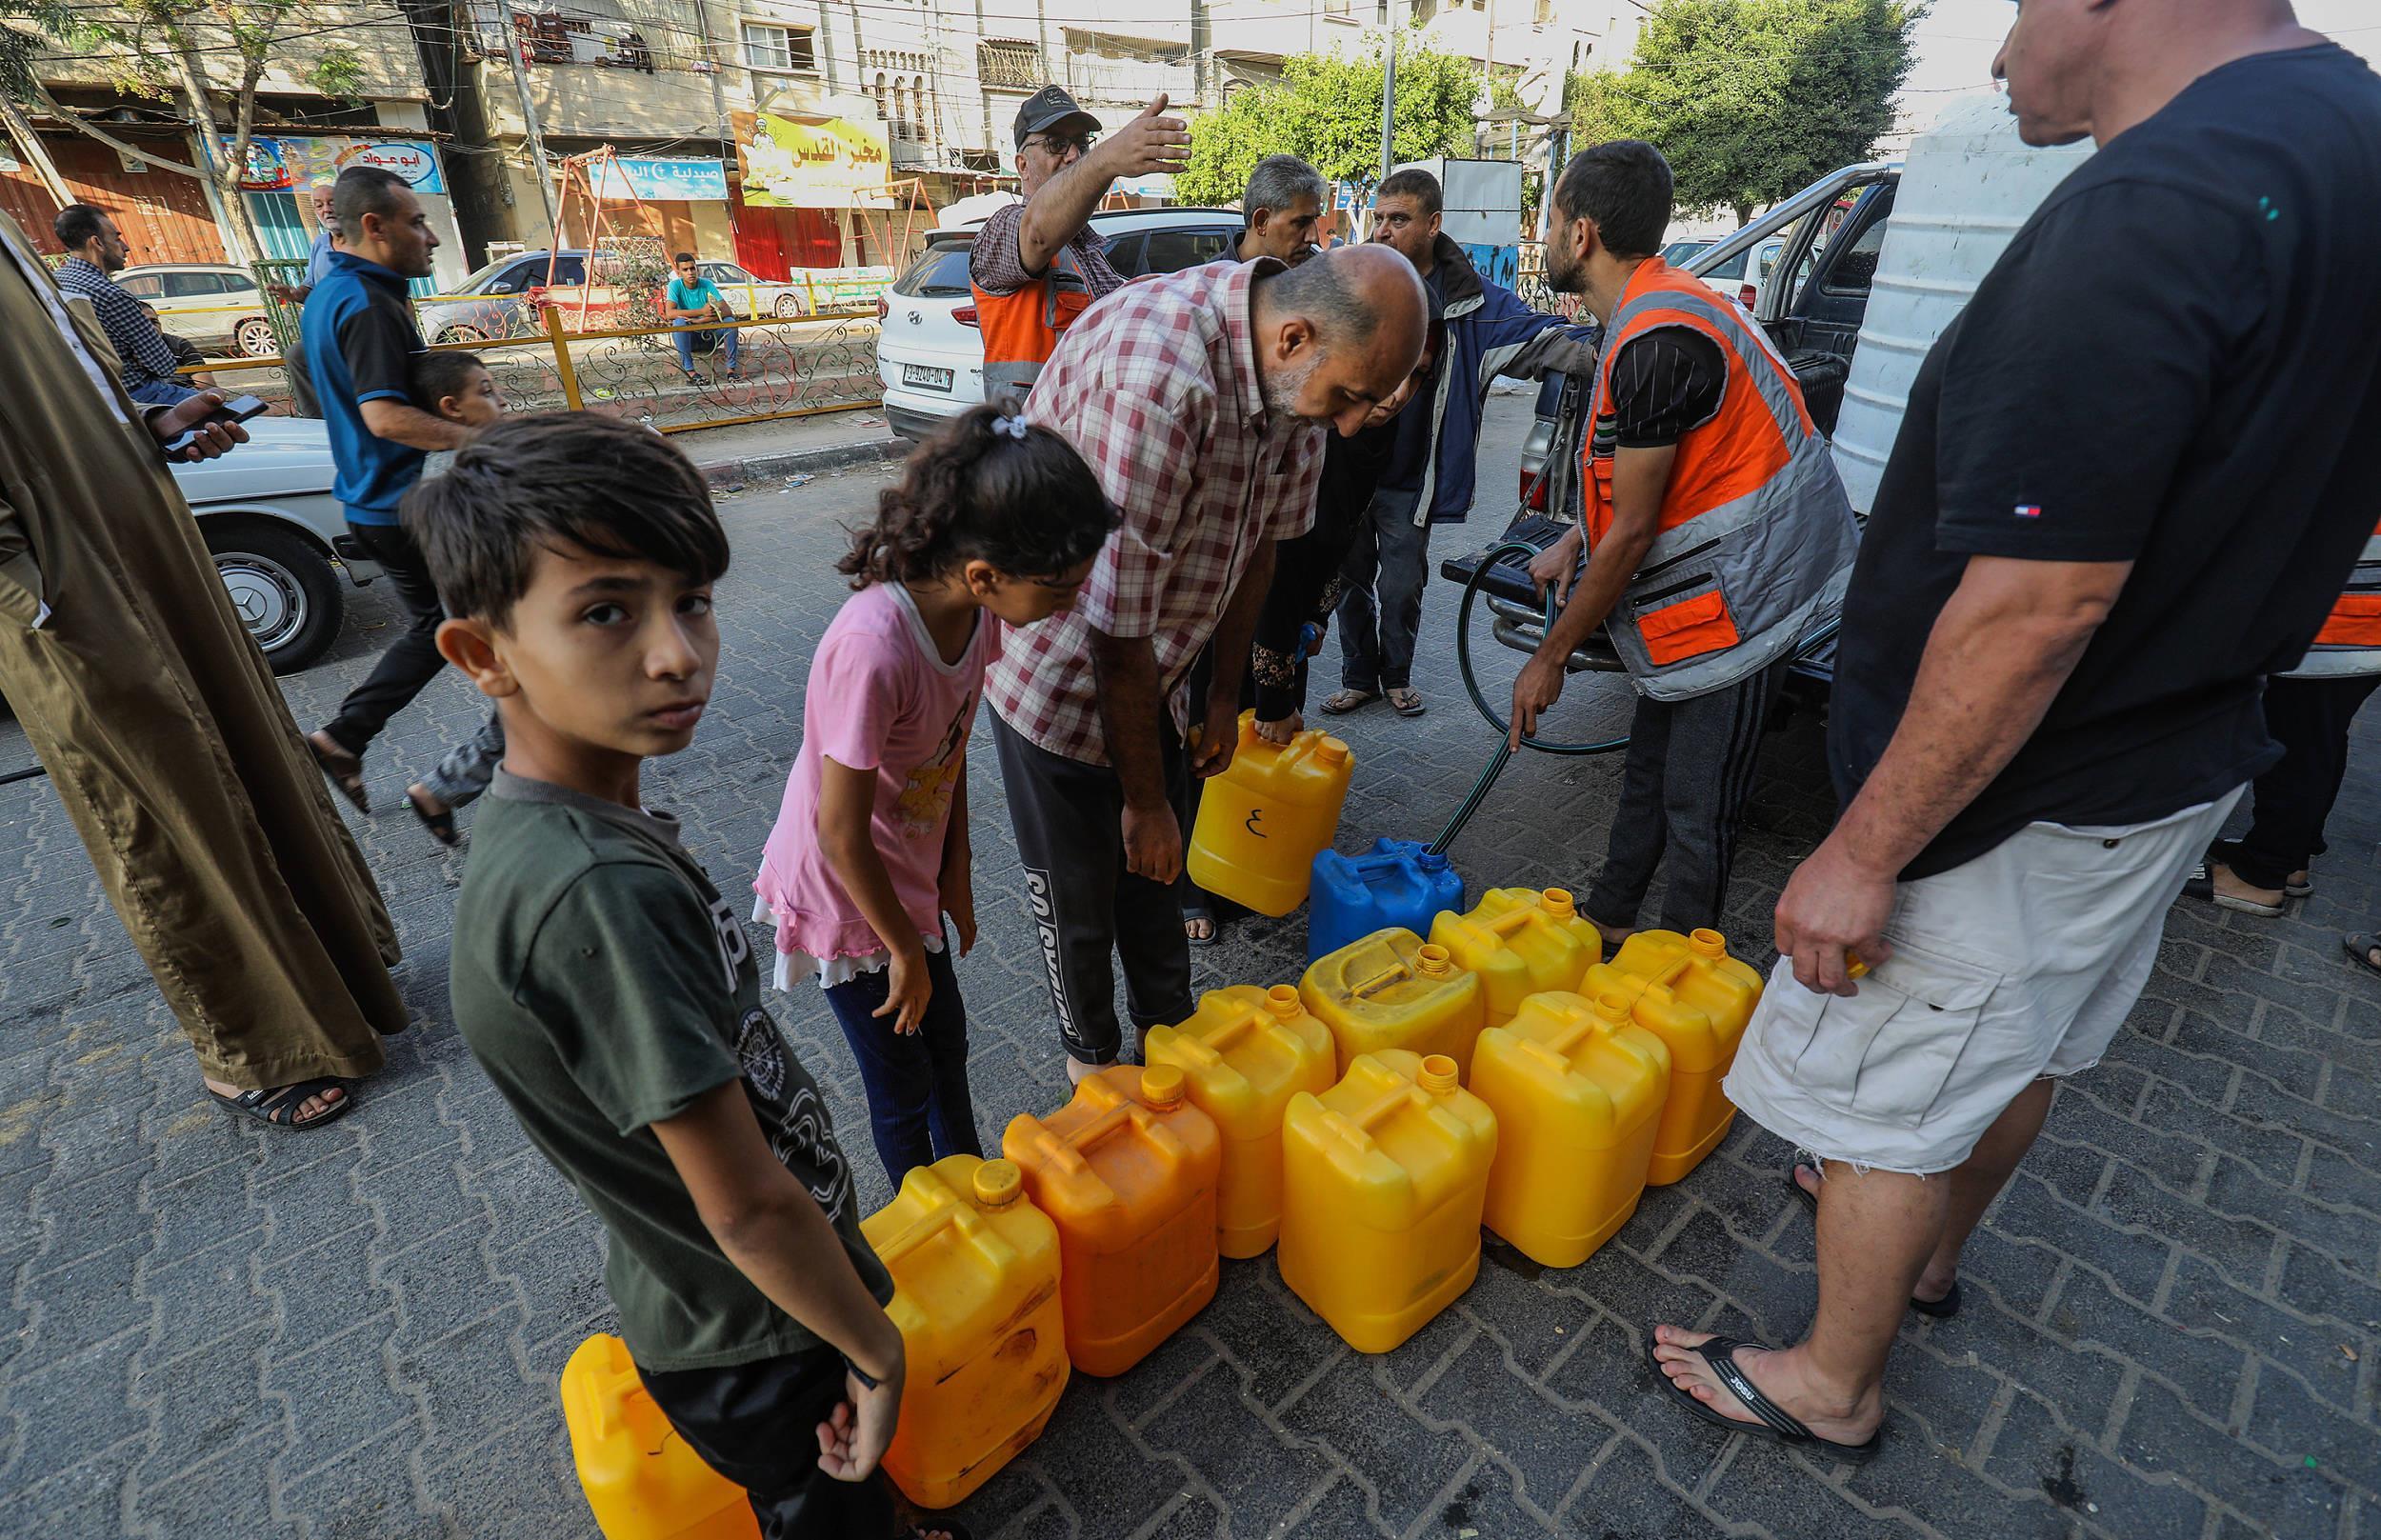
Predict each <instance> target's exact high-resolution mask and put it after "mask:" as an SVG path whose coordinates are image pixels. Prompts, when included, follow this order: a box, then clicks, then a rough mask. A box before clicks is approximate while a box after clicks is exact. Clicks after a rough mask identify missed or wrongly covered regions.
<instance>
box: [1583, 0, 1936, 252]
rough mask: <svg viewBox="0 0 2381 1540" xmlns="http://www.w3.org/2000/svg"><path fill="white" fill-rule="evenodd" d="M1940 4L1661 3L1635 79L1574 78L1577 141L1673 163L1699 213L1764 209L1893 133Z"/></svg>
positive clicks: (1683, 195) (1682, 193)
mask: <svg viewBox="0 0 2381 1540" xmlns="http://www.w3.org/2000/svg"><path fill="white" fill-rule="evenodd" d="M1928 5H1929V0H1659V3H1658V4H1656V5H1655V6H1654V8H1653V11H1652V15H1651V17H1650V18H1649V19H1648V21H1647V22H1646V25H1645V30H1644V32H1643V33H1642V34H1641V35H1640V36H1639V38H1638V40H1637V51H1636V54H1635V56H1634V57H1633V58H1632V59H1631V61H1630V68H1629V70H1628V72H1627V73H1626V74H1624V75H1621V76H1619V77H1618V78H1617V79H1615V78H1612V77H1611V76H1603V77H1594V76H1590V77H1586V78H1585V79H1582V78H1581V77H1577V76H1574V77H1573V78H1572V81H1571V87H1572V88H1573V90H1567V91H1566V93H1565V94H1566V98H1567V100H1571V102H1572V111H1573V113H1574V117H1575V118H1582V119H1585V121H1580V122H1579V123H1578V127H1577V128H1576V129H1575V130H1574V133H1573V142H1574V143H1575V144H1578V145H1580V146H1583V147H1584V146H1586V145H1589V144H1592V143H1594V142H1596V140H1598V139H1602V138H1610V137H1612V136H1613V135H1614V134H1624V135H1628V136H1631V137H1635V138H1641V139H1647V140H1651V142H1652V143H1653V144H1654V145H1656V146H1657V147H1659V148H1660V150H1661V151H1662V153H1663V154H1665V155H1666V156H1668V157H1669V158H1670V163H1671V171H1672V172H1673V173H1674V174H1675V175H1676V177H1677V179H1678V201H1679V203H1680V204H1681V205H1682V206H1683V207H1686V208H1691V209H1714V208H1726V209H1731V210H1734V211H1735V214H1736V220H1737V223H1738V224H1744V223H1746V222H1748V221H1750V220H1751V218H1752V210H1754V209H1755V208H1757V207H1759V206H1761V205H1764V204H1771V203H1775V202H1776V201H1777V200H1778V199H1780V198H1783V197H1785V196H1786V195H1787V194H1789V193H1791V192H1793V191H1795V190H1798V189H1801V188H1804V187H1807V186H1809V185H1810V184H1811V183H1812V182H1814V181H1816V180H1817V179H1818V178H1819V177H1821V176H1823V175H1825V174H1826V173H1827V172H1829V171H1831V170H1835V169H1836V168H1837V167H1839V166H1843V165H1846V164H1848V163H1850V162H1852V161H1857V160H1863V159H1866V158H1867V157H1868V155H1869V153H1870V151H1871V150H1872V149H1873V148H1874V146H1875V144H1876V141H1877V139H1878V138H1879V137H1880V136H1881V135H1883V134H1884V133H1885V132H1886V131H1887V130H1890V129H1891V128H1892V126H1893V93H1894V92H1895V91H1896V90H1900V89H1901V84H1902V82H1903V81H1904V80H1905V79H1907V78H1909V75H1910V70H1911V64H1912V63H1913V62H1914V54H1915V43H1914V41H1913V34H1914V33H1915V31H1916V30H1917V26H1918V23H1919V21H1920V20H1922V19H1923V18H1924V17H1925V15H1926V13H1927V10H1928Z"/></svg>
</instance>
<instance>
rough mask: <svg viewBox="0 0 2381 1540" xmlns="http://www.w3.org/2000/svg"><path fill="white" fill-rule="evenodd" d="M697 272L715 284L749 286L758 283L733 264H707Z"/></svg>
mask: <svg viewBox="0 0 2381 1540" xmlns="http://www.w3.org/2000/svg"><path fill="white" fill-rule="evenodd" d="M696 271H698V272H700V273H701V274H702V275H703V276H704V277H706V278H709V279H710V281H711V282H712V283H715V284H749V283H755V282H757V281H758V280H756V279H755V278H754V277H753V276H752V275H751V274H750V273H749V272H747V271H745V270H743V269H742V268H739V267H737V266H736V265H735V264H734V263H732V262H706V263H705V264H703V266H702V267H700V268H698V269H696Z"/></svg>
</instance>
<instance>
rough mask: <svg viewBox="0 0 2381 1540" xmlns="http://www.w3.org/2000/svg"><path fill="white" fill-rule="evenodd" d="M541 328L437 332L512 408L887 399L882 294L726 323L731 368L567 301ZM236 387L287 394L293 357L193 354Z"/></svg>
mask: <svg viewBox="0 0 2381 1540" xmlns="http://www.w3.org/2000/svg"><path fill="white" fill-rule="evenodd" d="M538 315H539V326H540V330H538V331H537V332H535V333H534V334H532V335H529V336H522V337H498V338H490V339H488V340H486V341H479V342H460V343H433V344H431V350H433V351H439V352H450V351H468V352H474V353H477V354H478V355H479V356H480V357H481V358H482V359H483V360H484V361H485V362H486V363H487V365H488V368H489V370H490V372H491V373H493V374H494V375H495V376H496V383H497V387H498V389H499V390H502V391H503V392H504V395H505V403H506V407H507V409H508V410H512V411H546V410H572V411H578V410H588V411H602V412H609V413H611V414H613V415H615V416H621V417H628V418H630V419H633V420H635V421H639V422H643V423H647V424H650V426H652V427H653V428H655V429H658V430H661V431H662V432H665V433H677V432H684V431H687V430H690V429H697V428H725V427H730V426H733V425H735V424H739V423H757V422H771V421H776V420H779V419H783V418H792V417H807V416H811V415H814V414H816V413H819V412H826V411H844V410H851V409H854V408H861V407H873V406H877V405H880V404H881V401H882V394H881V390H880V387H879V382H878V378H877V372H876V315H875V310H874V306H873V304H871V305H870V310H869V311H868V312H867V313H866V314H865V315H862V316H829V317H824V318H819V317H808V316H801V317H793V318H790V319H783V320H780V319H776V318H766V319H758V320H749V321H732V322H721V323H718V324H716V325H713V326H710V327H708V328H705V329H702V330H706V331H711V332H718V331H726V330H733V331H734V332H735V333H736V336H737V341H738V353H739V356H738V358H737V360H736V363H737V369H736V372H735V374H734V376H733V377H730V376H728V374H727V372H726V365H725V351H724V349H714V350H710V351H709V352H707V353H700V354H697V355H696V359H695V372H696V377H695V379H694V380H692V381H689V380H688V379H687V377H686V375H685V374H684V373H683V372H682V371H681V370H680V369H679V367H678V353H677V346H676V339H677V337H678V335H679V331H678V329H676V328H673V327H669V326H630V327H619V328H611V329H590V330H572V329H570V327H569V326H568V324H567V320H566V317H565V315H564V313H563V311H562V310H561V309H560V308H559V307H556V306H547V307H544V308H542V309H541V310H540V311H539V312H538ZM202 370H203V371H205V372H206V373H208V374H209V375H210V376H211V377H212V378H213V379H214V381H215V383H216V387H217V388H218V389H221V390H227V391H230V390H237V391H239V392H242V393H244V394H249V395H254V396H258V397H261V398H262V399H264V400H266V401H267V402H272V403H286V402H287V400H288V399H289V386H288V375H287V370H285V368H284V366H283V363H282V360H281V358H280V357H279V356H278V355H276V356H273V357H268V358H234V359H226V360H221V361H210V362H209V363H207V364H204V365H193V366H191V367H190V369H187V370H183V372H184V373H186V374H191V373H198V372H200V371H202Z"/></svg>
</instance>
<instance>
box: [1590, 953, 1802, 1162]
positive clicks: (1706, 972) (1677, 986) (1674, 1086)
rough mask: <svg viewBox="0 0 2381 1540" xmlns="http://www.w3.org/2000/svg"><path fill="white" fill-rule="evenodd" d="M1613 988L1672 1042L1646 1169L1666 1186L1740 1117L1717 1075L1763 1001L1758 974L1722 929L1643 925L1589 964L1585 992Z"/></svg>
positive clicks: (1644, 1023)
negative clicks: (1605, 957) (1685, 930)
mask: <svg viewBox="0 0 2381 1540" xmlns="http://www.w3.org/2000/svg"><path fill="white" fill-rule="evenodd" d="M1608 990H1611V991H1617V992H1618V993H1620V994H1622V995H1624V996H1626V997H1627V998H1628V1000H1629V1002H1630V1015H1631V1018H1632V1019H1633V1020H1634V1021H1635V1022H1636V1024H1637V1025H1638V1026H1640V1027H1642V1028H1644V1029H1645V1030H1647V1031H1650V1032H1651V1033H1652V1034H1653V1035H1654V1036H1656V1037H1658V1038H1660V1039H1661V1040H1662V1043H1663V1046H1665V1047H1666V1048H1668V1049H1669V1050H1670V1056H1671V1077H1670V1102H1669V1105H1668V1106H1667V1107H1666V1108H1665V1109H1664V1110H1663V1112H1662V1128H1661V1131H1660V1133H1658V1134H1657V1135H1655V1137H1654V1141H1653V1162H1652V1165H1651V1168H1650V1169H1649V1170H1647V1172H1646V1185H1647V1186H1649V1187H1667V1186H1668V1185H1670V1184H1671V1183H1672V1182H1675V1181H1677V1180H1678V1179H1679V1178H1680V1177H1682V1176H1684V1175H1686V1174H1687V1173H1688V1172H1689V1171H1691V1170H1694V1169H1695V1166H1696V1164H1697V1163H1698V1162H1700V1161H1701V1160H1702V1159H1703V1157H1704V1156H1706V1155H1708V1154H1710V1153H1711V1151H1712V1150H1714V1149H1716V1148H1718V1146H1719V1142H1720V1140H1721V1139H1723V1138H1725V1137H1726V1136H1727V1134H1728V1126H1729V1124H1730V1123H1731V1122H1732V1121H1734V1119H1735V1116H1736V1109H1735V1107H1734V1105H1733V1104H1731V1102H1730V1101H1729V1099H1728V1098H1727V1097H1726V1096H1725V1095H1723V1094H1722V1093H1721V1091H1720V1082H1721V1081H1722V1080H1725V1079H1726V1078H1727V1077H1728V1070H1729V1067H1730V1066H1731V1065H1732V1064H1734V1063H1735V1062H1736V1046H1737V1045H1738V1044H1739V1043H1741V1042H1743V1041H1744V1036H1745V1027H1746V1026H1747V1024H1749V1023H1750V1022H1751V1020H1752V1008H1753V1007H1754V1006H1756V1005H1758V1004H1760V1002H1761V975H1760V974H1759V973H1758V972H1756V971H1755V970H1753V969H1752V968H1751V965H1749V964H1746V963H1743V962H1739V961H1738V960H1737V959H1735V958H1733V957H1731V956H1730V955H1729V954H1728V943H1727V941H1726V940H1725V939H1724V938H1723V937H1722V936H1721V935H1720V933H1719V932H1718V931H1717V930H1697V931H1695V932H1694V933H1692V934H1691V935H1683V936H1682V935H1680V934H1679V933H1678V932H1677V931H1675V930H1640V931H1638V932H1637V933H1636V934H1635V935H1632V936H1631V937H1630V938H1629V939H1628V940H1627V941H1626V942H1624V943H1623V944H1622V945H1621V949H1620V950H1618V951H1617V952H1614V953H1613V954H1612V960H1611V963H1609V964H1604V965H1600V966H1598V967H1596V968H1593V969H1591V970H1589V973H1588V981H1587V983H1586V985H1585V986H1584V987H1583V989H1582V992H1583V993H1586V994H1588V995H1589V996H1591V997H1594V996H1597V995H1600V994H1603V993H1604V992H1606V991H1608Z"/></svg>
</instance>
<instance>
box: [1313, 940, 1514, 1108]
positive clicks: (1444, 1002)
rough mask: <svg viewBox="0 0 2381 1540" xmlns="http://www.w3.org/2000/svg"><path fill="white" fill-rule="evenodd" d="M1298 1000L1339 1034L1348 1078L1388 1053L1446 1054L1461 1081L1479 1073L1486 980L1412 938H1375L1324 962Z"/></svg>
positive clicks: (1327, 955)
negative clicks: (1361, 1061) (1476, 1044)
mask: <svg viewBox="0 0 2381 1540" xmlns="http://www.w3.org/2000/svg"><path fill="white" fill-rule="evenodd" d="M1298 997H1299V998H1300V999H1301V1000H1304V1001H1305V1002H1306V1007H1307V1010H1310V1011H1312V1012H1313V1013H1314V1017H1315V1019H1316V1020H1317V1021H1320V1022H1321V1023H1322V1024H1323V1025H1324V1026H1326V1027H1328V1028H1330V1029H1331V1039H1332V1041H1334V1042H1335V1043H1337V1044H1338V1045H1339V1055H1338V1057H1339V1063H1338V1072H1339V1073H1341V1074H1346V1073H1347V1072H1348V1068H1349V1066H1350V1065H1351V1064H1353V1063H1354V1062H1355V1060H1356V1056H1357V1055H1358V1054H1360V1053H1378V1052H1380V1051H1382V1050H1385V1049H1408V1050H1411V1051H1413V1052H1415V1053H1420V1054H1431V1053H1444V1054H1446V1055H1447V1056H1448V1057H1449V1058H1451V1059H1452V1060H1454V1061H1455V1072H1456V1073H1457V1074H1461V1073H1463V1071H1464V1070H1468V1069H1469V1068H1471V1040H1472V1039H1473V1038H1475V1037H1477V1036H1479V1035H1480V1029H1481V1028H1483V1027H1485V1026H1487V1025H1488V1016H1487V1001H1486V997H1485V996H1484V995H1483V994H1482V992H1481V990H1480V980H1479V977H1478V976H1477V975H1476V974H1474V973H1473V972H1472V971H1471V970H1469V969H1466V968H1458V967H1457V966H1455V963H1454V961H1453V959H1451V958H1450V957H1449V956H1448V955H1447V949H1446V948H1444V947H1440V946H1434V945H1432V944H1431V943H1430V942H1426V941H1424V940H1423V939H1422V938H1421V937H1420V936H1417V935H1415V934H1414V933H1413V932H1412V931H1411V930H1397V929H1391V930H1375V931H1373V932H1372V933H1371V935H1369V936H1366V937H1365V938H1364V939H1363V940H1361V941H1355V942H1351V943H1350V944H1349V945H1347V946H1345V947H1342V948H1340V949H1339V950H1337V951H1332V952H1326V953H1324V954H1323V955H1322V956H1320V957H1317V958H1316V959H1315V960H1314V961H1313V963H1312V964H1311V966H1309V967H1308V969H1307V971H1306V977H1305V978H1304V979H1302V980H1300V981H1299V984H1298Z"/></svg>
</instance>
